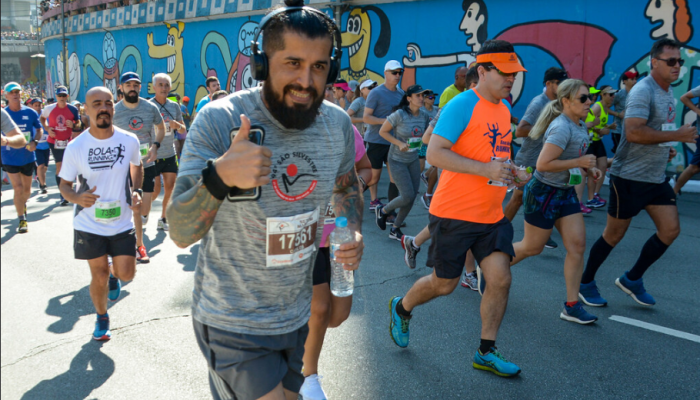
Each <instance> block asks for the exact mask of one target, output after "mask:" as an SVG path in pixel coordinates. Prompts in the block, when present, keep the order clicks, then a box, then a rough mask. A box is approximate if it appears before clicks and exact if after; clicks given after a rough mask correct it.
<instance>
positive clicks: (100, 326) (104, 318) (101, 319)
mask: <svg viewBox="0 0 700 400" xmlns="http://www.w3.org/2000/svg"><path fill="white" fill-rule="evenodd" d="M92 338H93V339H95V340H97V341H107V340H109V339H111V338H112V332H110V331H109V315H108V314H105V315H99V314H98V315H97V322H95V332H94V333H93V334H92Z"/></svg>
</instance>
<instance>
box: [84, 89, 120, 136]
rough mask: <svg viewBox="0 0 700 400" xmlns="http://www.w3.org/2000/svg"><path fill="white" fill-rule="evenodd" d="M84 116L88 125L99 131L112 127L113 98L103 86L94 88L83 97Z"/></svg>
mask: <svg viewBox="0 0 700 400" xmlns="http://www.w3.org/2000/svg"><path fill="white" fill-rule="evenodd" d="M85 114H87V116H88V117H90V123H91V124H93V123H94V126H96V127H97V128H99V129H109V128H111V127H112V117H113V116H114V98H113V97H112V92H110V91H109V89H107V88H106V87H104V86H98V87H94V88H92V89H90V90H88V92H87V94H86V95H85Z"/></svg>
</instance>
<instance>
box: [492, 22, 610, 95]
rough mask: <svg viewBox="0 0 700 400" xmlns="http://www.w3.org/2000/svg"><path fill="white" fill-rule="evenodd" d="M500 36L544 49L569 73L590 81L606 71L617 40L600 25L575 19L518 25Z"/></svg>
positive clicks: (515, 42)
mask: <svg viewBox="0 0 700 400" xmlns="http://www.w3.org/2000/svg"><path fill="white" fill-rule="evenodd" d="M496 39H501V40H507V41H509V42H511V43H512V44H514V45H534V46H538V47H540V48H543V49H544V50H546V51H548V52H549V53H551V54H552V55H553V56H554V57H555V58H556V59H557V60H559V62H560V63H561V65H562V66H563V67H564V69H565V70H566V71H568V72H569V76H571V77H572V78H580V79H583V80H584V81H585V82H587V83H590V84H595V83H596V82H597V81H598V79H600V78H601V77H602V76H603V75H604V74H605V72H604V70H603V67H604V65H605V61H606V60H607V59H608V57H610V50H611V48H612V45H613V43H615V40H616V39H615V38H614V37H613V36H612V35H611V34H610V33H608V32H606V31H604V30H603V29H601V28H598V27H596V26H593V25H586V24H582V23H571V22H533V23H527V24H523V25H517V26H514V27H511V28H508V29H506V30H505V31H503V32H501V33H500V34H498V35H497V36H496ZM584 57H585V59H584Z"/></svg>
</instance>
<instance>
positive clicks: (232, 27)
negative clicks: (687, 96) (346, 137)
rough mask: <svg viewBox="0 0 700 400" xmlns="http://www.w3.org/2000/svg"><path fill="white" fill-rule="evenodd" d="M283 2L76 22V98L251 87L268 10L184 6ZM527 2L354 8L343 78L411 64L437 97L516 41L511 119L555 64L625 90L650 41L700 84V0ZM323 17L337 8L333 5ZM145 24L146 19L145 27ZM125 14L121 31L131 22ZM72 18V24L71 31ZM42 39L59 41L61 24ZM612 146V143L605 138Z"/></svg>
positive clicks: (54, 68) (52, 51)
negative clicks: (488, 43) (128, 79)
mask: <svg viewBox="0 0 700 400" xmlns="http://www.w3.org/2000/svg"><path fill="white" fill-rule="evenodd" d="M217 2H218V3H217ZM190 3H191V4H190ZM276 3H278V1H274V0H273V1H253V0H237V1H236V0H220V1H219V0H187V1H185V0H180V1H173V0H168V1H164V0H160V1H158V2H156V3H147V4H143V5H138V6H139V7H141V8H144V10H143V11H144V13H143V14H144V15H143V16H139V14H140V12H137V13H136V14H137V19H138V21H139V23H142V22H157V21H166V20H167V21H169V22H170V24H169V26H168V25H166V23H163V22H161V23H159V24H156V25H151V26H148V27H141V28H140V27H138V25H137V26H134V22H135V21H132V22H131V24H132V25H131V27H128V28H125V29H114V30H111V31H109V30H108V29H109V28H107V27H108V26H110V27H111V26H117V25H116V23H114V24H113V23H112V22H110V23H109V24H106V23H105V22H104V20H103V22H102V25H100V26H97V25H94V27H93V26H92V25H85V22H83V26H82V28H81V29H77V27H78V22H77V21H76V22H75V26H76V32H77V31H81V34H74V33H70V32H69V33H68V35H67V36H68V38H69V39H70V41H69V42H68V44H67V48H68V53H69V54H70V56H69V60H68V64H69V66H68V68H69V71H70V82H69V85H68V86H70V91H71V95H72V97H73V98H77V99H79V100H83V98H84V93H85V92H86V91H87V89H88V88H90V87H93V86H95V85H101V84H103V82H104V81H107V83H108V85H112V83H110V82H109V80H110V77H111V76H115V77H116V76H118V74H121V73H123V72H125V71H128V70H137V71H138V72H140V73H141V75H142V79H143V82H144V84H143V89H142V93H141V94H142V96H146V97H148V96H152V95H151V94H149V92H148V85H147V82H150V76H151V75H152V74H154V73H158V72H166V71H168V72H170V73H171V76H172V77H173V81H174V83H173V86H174V88H175V89H176V90H177V91H178V92H179V93H180V94H182V95H187V96H189V97H190V98H191V99H193V100H195V101H196V100H198V99H199V98H200V97H201V96H203V95H204V94H205V90H204V88H203V87H202V85H203V84H204V80H205V79H206V77H207V76H209V75H216V76H218V77H219V80H220V81H221V82H222V88H225V89H227V90H229V91H231V90H238V89H241V88H245V87H249V86H250V85H253V84H255V82H254V81H252V79H251V78H250V74H249V72H248V70H247V68H246V67H247V65H248V63H249V61H248V60H249V58H248V56H249V55H250V54H249V48H248V47H247V46H248V43H249V41H250V40H251V35H253V34H254V33H255V30H256V29H257V21H259V20H260V19H261V18H262V15H254V16H250V17H236V14H230V15H231V17H230V18H223V19H216V20H202V21H192V20H191V19H188V17H190V14H192V13H191V12H188V8H187V7H189V6H190V5H191V6H192V7H193V10H195V9H197V10H199V11H197V12H196V13H194V14H196V15H194V16H200V14H202V15H209V14H212V15H213V14H215V13H219V14H221V13H226V12H231V11H235V10H238V11H239V12H240V11H241V10H255V9H263V8H265V7H267V6H269V5H270V4H276ZM313 3H319V1H313ZM328 3H330V2H328ZM350 3H352V2H350ZM531 3H533V2H523V1H520V0H493V1H486V2H484V1H482V0H466V1H464V2H461V1H457V0H433V1H407V2H398V3H387V4H379V5H377V6H364V7H361V6H357V7H351V8H350V10H349V11H346V12H345V13H343V16H342V20H341V31H342V32H343V44H344V45H345V46H351V47H347V48H345V49H344V53H343V60H342V68H343V72H342V75H343V77H344V78H345V79H348V80H349V79H356V80H358V81H361V80H363V79H366V78H368V77H369V78H372V79H375V80H383V77H382V76H381V74H382V70H383V68H384V64H385V63H386V62H387V61H389V60H392V59H396V60H400V61H401V62H402V63H403V64H405V65H406V74H405V76H404V78H403V82H402V86H404V87H407V86H408V85H409V84H411V83H413V82H416V83H419V84H421V85H423V87H427V88H431V89H433V90H435V91H437V92H441V91H442V90H443V89H444V88H445V87H447V86H449V85H450V84H451V83H452V82H453V77H454V71H455V68H456V67H457V66H459V65H465V64H469V63H470V62H472V61H473V60H474V54H475V52H476V51H477V50H478V48H479V46H480V45H481V44H482V43H483V42H484V41H485V39H487V38H488V39H492V38H504V39H509V40H510V41H512V42H514V43H515V44H516V51H517V53H518V55H519V57H520V58H521V60H522V62H523V64H524V65H525V67H526V68H527V69H528V72H527V73H526V74H524V76H519V78H518V80H517V82H518V84H516V87H515V88H514V100H515V105H514V108H513V114H514V115H515V116H516V117H520V116H522V114H523V113H524V111H525V108H526V107H527V104H528V102H529V101H530V99H531V98H532V97H534V96H536V95H537V94H539V93H541V91H542V87H543V86H542V77H543V74H544V71H545V70H546V69H547V68H549V67H551V66H560V67H564V68H566V69H567V70H568V71H569V74H570V76H572V77H576V78H583V79H584V80H586V81H587V82H589V83H591V84H595V85H596V86H600V85H604V84H608V85H612V86H614V87H619V85H620V76H621V74H622V73H623V72H625V71H626V70H628V69H631V68H636V69H638V70H639V71H640V72H641V73H642V74H646V73H647V72H648V57H647V55H648V52H649V49H650V48H651V45H652V43H653V42H654V41H655V40H656V39H657V38H660V37H662V36H668V37H673V38H676V39H677V40H679V41H681V42H682V43H684V48H683V49H682V55H683V57H684V58H685V59H686V64H685V65H684V67H683V69H682V72H681V78H680V79H679V81H678V82H676V83H675V84H674V93H675V94H676V98H679V97H680V95H681V94H683V93H685V92H686V91H688V90H689V89H690V88H692V87H695V86H698V85H700V53H698V50H700V37H698V35H700V33H698V32H696V31H697V29H694V27H695V26H694V25H697V24H700V17H699V16H700V2H690V3H691V4H690V5H688V3H689V2H687V1H686V0H660V1H656V0H651V1H643V0H622V1H616V2H611V1H605V0H589V1H580V0H579V1H569V2H561V1H553V0H552V1H550V0H541V1H538V2H536V3H537V7H534V6H532V5H531ZM181 4H182V7H180V5H181ZM234 4H235V8H234ZM171 5H172V7H170V6H171ZM657 5H658V7H657ZM143 6H146V7H143ZM151 6H152V8H153V14H152V15H153V17H152V18H151V17H150V16H149V11H150V10H149V7H151ZM244 6H245V7H244ZM133 7H136V6H133ZM125 8H126V7H125ZM180 8H182V10H180ZM120 10H121V11H120ZM139 10H140V8H139ZM159 10H162V12H160V13H159ZM178 10H179V11H178ZM107 11H109V13H110V15H111V14H112V13H115V15H119V14H120V12H121V13H122V14H123V13H124V12H125V11H126V10H122V9H117V10H106V11H104V12H107ZM324 11H326V12H328V13H329V14H330V13H331V11H330V9H324ZM185 13H187V15H185ZM93 14H94V13H93ZM131 14H132V15H133V12H132V13H131ZM181 14H182V16H181ZM86 15H87V14H86ZM693 17H695V18H693ZM73 18H76V17H73ZM85 18H89V17H85ZM115 18H116V17H115ZM132 18H133V17H132ZM143 18H146V19H144V21H141V19H143ZM170 18H172V19H170ZM178 18H181V19H178ZM121 19H122V24H123V23H124V22H123V21H124V15H122V17H121ZM115 20H116V19H115ZM110 21H111V20H110ZM178 21H179V23H178ZM71 23H73V22H72V19H71V20H69V23H68V24H71ZM90 23H91V24H92V22H91V18H90ZM96 23H97V21H96V22H95V24H96ZM87 28H89V29H92V30H89V29H87ZM100 28H101V29H100ZM71 30H72V28H71V29H69V30H68V31H71ZM46 32H47V33H46V34H49V33H53V34H54V35H55V34H57V33H59V32H60V29H58V31H56V29H55V28H52V30H51V31H50V32H49V31H48V30H47V31H46ZM85 32H88V33H85ZM45 48H46V55H47V59H46V60H47V78H48V79H50V80H51V82H52V83H57V82H62V80H63V79H62V78H61V77H60V76H61V75H62V73H61V71H62V65H61V64H62V63H61V62H60V49H61V45H60V40H59V39H58V38H57V37H56V36H51V37H49V38H48V39H47V40H46V42H45ZM112 87H113V88H115V86H112ZM190 106H192V102H191V105H190ZM677 115H678V116H677V123H678V124H682V123H683V122H687V121H690V120H694V118H695V115H694V114H693V113H688V112H687V110H684V109H683V108H682V104H681V103H680V101H679V102H678V110H677ZM606 144H607V145H608V147H610V145H611V143H609V138H606ZM679 150H682V151H680V152H679V153H680V154H679V156H677V157H676V159H675V160H673V162H672V163H671V165H670V169H671V170H677V169H679V168H680V169H682V168H683V167H684V166H685V163H686V160H687V156H688V154H689V152H691V151H694V150H695V145H690V146H684V147H682V148H680V147H679Z"/></svg>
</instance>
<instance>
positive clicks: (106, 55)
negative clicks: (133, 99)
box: [102, 32, 119, 98]
mask: <svg viewBox="0 0 700 400" xmlns="http://www.w3.org/2000/svg"><path fill="white" fill-rule="evenodd" d="M102 63H103V65H104V74H103V78H102V81H103V82H104V85H105V87H106V88H107V89H109V91H110V92H112V96H114V98H116V97H117V79H119V63H118V62H117V42H116V41H115V40H114V36H112V34H111V33H109V32H107V33H106V34H105V37H104V39H103V40H102Z"/></svg>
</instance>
